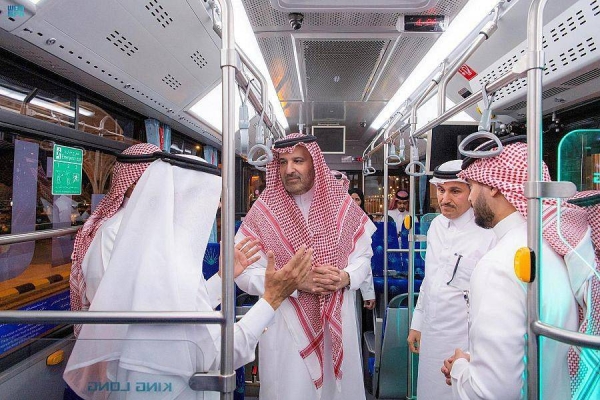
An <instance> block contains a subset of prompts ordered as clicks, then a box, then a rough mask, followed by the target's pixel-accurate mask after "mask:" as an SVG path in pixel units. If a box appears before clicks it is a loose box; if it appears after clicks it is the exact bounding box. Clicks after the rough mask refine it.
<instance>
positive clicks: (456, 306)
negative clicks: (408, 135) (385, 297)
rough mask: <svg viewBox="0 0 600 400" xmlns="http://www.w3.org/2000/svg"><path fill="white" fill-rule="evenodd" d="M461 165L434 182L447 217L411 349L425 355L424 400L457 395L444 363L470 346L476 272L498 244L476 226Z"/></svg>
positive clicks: (431, 243) (428, 261) (433, 230)
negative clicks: (445, 376) (448, 356)
mask: <svg viewBox="0 0 600 400" xmlns="http://www.w3.org/2000/svg"><path fill="white" fill-rule="evenodd" d="M461 163H462V161H461V160H453V161H448V162H446V163H444V164H442V165H440V166H438V167H437V168H436V169H435V170H434V173H433V178H432V179H431V180H430V183H432V184H433V185H435V187H436V193H437V200H438V203H439V206H440V209H441V212H442V215H439V216H437V217H436V218H435V219H434V220H433V221H432V222H431V226H430V228H429V231H428V233H427V253H426V257H425V279H424V280H423V284H422V285H421V291H420V293H419V299H418V301H417V305H416V308H415V311H414V314H413V319H412V322H411V329H410V332H409V335H408V338H407V341H408V345H409V347H410V350H411V351H412V352H413V353H418V354H419V373H418V379H417V393H418V396H419V400H422V399H425V400H427V399H447V398H452V388H451V387H450V386H447V385H446V384H445V382H444V380H443V379H440V376H439V375H440V365H441V364H440V362H443V361H444V355H445V354H452V352H453V351H454V349H456V348H464V347H463V346H466V345H467V344H468V324H469V322H468V321H469V320H468V313H469V305H468V291H469V281H470V278H471V273H472V272H473V269H474V268H475V264H476V263H477V261H479V259H480V258H481V257H482V256H483V255H484V254H485V253H487V251H488V250H489V249H491V248H492V247H493V246H494V244H495V236H494V234H493V233H492V232H490V231H489V230H485V229H483V228H480V227H478V226H477V225H476V224H475V216H474V214H473V209H472V208H471V205H470V203H469V193H470V188H469V185H468V184H467V182H466V181H465V180H464V179H460V178H458V177H457V176H456V174H457V173H458V172H460V166H461Z"/></svg>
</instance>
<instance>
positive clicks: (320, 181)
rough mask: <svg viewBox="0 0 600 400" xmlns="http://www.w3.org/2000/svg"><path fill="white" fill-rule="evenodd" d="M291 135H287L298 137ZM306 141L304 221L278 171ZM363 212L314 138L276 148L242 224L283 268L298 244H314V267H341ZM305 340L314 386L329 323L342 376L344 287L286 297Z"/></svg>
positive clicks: (361, 225) (360, 230)
mask: <svg viewBox="0 0 600 400" xmlns="http://www.w3.org/2000/svg"><path fill="white" fill-rule="evenodd" d="M302 136H304V135H302V134H291V135H288V136H287V137H286V139H291V138H294V137H302ZM296 146H304V147H306V149H307V150H308V152H309V153H310V155H311V156H312V161H313V166H314V170H315V183H314V186H315V191H314V195H313V200H312V203H311V206H310V210H309V213H308V223H307V222H306V220H305V219H304V217H303V216H302V213H301V211H300V209H299V208H298V206H297V205H296V202H295V201H294V198H293V197H292V196H291V195H290V194H289V193H288V192H287V191H286V190H285V187H284V186H283V182H282V181H281V176H280V172H279V154H280V153H291V152H293V151H294V149H295V148H296ZM368 220H369V219H368V217H367V215H366V214H365V213H364V212H363V211H362V209H361V208H360V207H358V206H357V205H356V204H355V203H354V202H353V201H352V199H351V198H350V196H349V195H348V193H347V191H346V189H345V188H344V185H340V182H339V181H337V180H336V178H335V177H334V176H333V175H332V174H331V171H330V170H329V168H328V167H327V165H326V163H325V159H324V157H323V154H322V153H321V150H320V149H319V146H318V145H317V143H315V142H312V143H299V144H296V145H295V146H293V147H287V148H281V149H274V151H273V161H271V163H269V164H268V165H267V186H266V189H265V190H264V191H263V192H262V193H261V195H260V197H259V198H258V199H257V200H256V202H255V203H254V205H253V206H252V208H251V209H250V211H249V212H248V215H247V216H246V218H245V219H244V222H243V224H242V226H241V228H240V229H241V230H242V233H244V234H245V235H246V236H252V237H255V238H258V239H259V240H260V241H261V243H262V245H263V248H264V249H265V250H272V251H273V253H274V254H275V260H276V267H275V268H276V269H279V268H282V267H283V266H284V265H285V264H286V263H287V262H288V261H289V260H290V258H291V257H292V255H293V254H294V252H295V251H296V250H298V249H299V248H300V246H302V245H306V246H308V247H312V248H313V249H314V256H313V266H314V265H315V264H328V265H333V266H336V267H337V268H340V269H343V268H345V267H346V266H347V264H348V257H349V256H350V254H351V253H352V251H353V250H354V247H355V244H356V241H357V240H358V238H359V237H360V236H361V235H362V234H363V232H364V229H365V228H364V227H365V224H366V223H367V222H368ZM289 301H290V302H291V304H292V306H293V308H294V310H295V311H296V315H297V317H298V320H299V322H300V324H301V326H302V329H303V332H302V333H303V334H304V335H305V336H306V337H307V339H308V341H309V343H310V344H309V345H308V346H307V347H306V348H305V349H299V353H300V355H301V357H302V358H303V359H306V358H307V357H310V356H311V355H313V354H314V355H316V356H317V357H318V360H319V363H320V365H321V372H320V375H319V376H312V378H313V383H314V385H315V387H316V388H317V389H318V388H320V387H321V386H322V385H323V356H324V354H323V353H324V345H325V343H324V340H323V333H324V322H325V321H328V322H329V332H330V335H331V342H332V359H333V366H334V373H335V376H336V379H341V378H342V371H341V365H342V360H343V346H342V316H341V308H342V302H343V290H339V291H337V292H335V293H333V294H329V295H325V296H319V295H315V294H311V293H306V292H299V294H298V298H297V299H295V298H292V297H290V298H289Z"/></svg>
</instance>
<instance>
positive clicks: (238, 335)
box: [213, 299, 275, 369]
mask: <svg viewBox="0 0 600 400" xmlns="http://www.w3.org/2000/svg"><path fill="white" fill-rule="evenodd" d="M274 316H275V310H273V308H272V307H271V305H270V304H269V303H268V302H267V301H266V300H264V299H260V300H259V301H258V302H257V303H256V304H255V305H254V306H252V308H251V309H250V310H249V311H248V312H247V313H246V314H245V315H244V317H243V318H242V319H241V320H240V321H239V322H236V323H235V325H234V327H233V368H234V369H237V368H239V367H241V366H243V365H246V364H248V363H249V362H251V361H253V360H254V355H255V352H256V345H257V344H258V339H259V338H260V335H261V334H262V333H263V332H264V330H265V329H266V327H267V326H268V325H269V324H270V323H271V321H272V320H273V318H274ZM214 345H215V348H217V349H220V348H221V336H220V335H216V336H215V337H214ZM215 362H220V357H219V356H218V357H217V359H216V360H215ZM213 367H214V368H216V365H214V366H213Z"/></svg>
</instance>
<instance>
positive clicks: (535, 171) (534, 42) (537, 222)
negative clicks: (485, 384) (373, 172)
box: [527, 0, 546, 399]
mask: <svg viewBox="0 0 600 400" xmlns="http://www.w3.org/2000/svg"><path fill="white" fill-rule="evenodd" d="M545 5H546V0H533V2H532V3H531V6H530V7H529V14H528V17H527V18H528V23H527V50H528V54H527V63H528V65H527V143H528V152H527V179H528V181H530V182H539V181H540V180H541V177H542V168H541V167H542V160H541V154H542V148H541V147H542V142H541V129H542V67H543V64H544V52H543V50H542V28H543V11H544V7H545ZM541 205H542V199H541V198H539V197H538V198H528V199H527V246H529V248H530V249H532V250H533V251H534V253H535V255H536V257H535V266H534V267H535V270H536V271H539V266H540V256H541V250H542V236H541V231H540V229H541V226H542V224H541ZM536 275H537V276H536V279H535V281H534V282H532V283H530V284H529V285H528V286H529V288H528V289H529V290H528V291H527V389H528V394H527V397H528V398H529V399H539V348H538V345H539V340H538V337H537V335H536V334H535V332H534V331H533V324H534V322H536V321H537V320H538V319H539V289H540V279H539V274H537V273H536Z"/></svg>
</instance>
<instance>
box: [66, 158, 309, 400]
mask: <svg viewBox="0 0 600 400" xmlns="http://www.w3.org/2000/svg"><path fill="white" fill-rule="evenodd" d="M125 157H126V156H125ZM163 159H167V160H170V161H172V162H174V163H175V164H174V165H172V164H171V163H169V162H165V161H163ZM150 161H152V160H151V159H150V160H148V159H147V158H144V157H143V156H136V158H135V160H131V159H125V158H124V159H123V160H122V162H134V163H136V162H140V163H149V162H150ZM220 193H221V178H220V176H218V170H217V169H216V167H214V166H212V165H210V164H207V163H205V162H203V161H202V160H201V159H199V158H197V157H193V156H179V157H177V156H172V155H168V154H161V155H160V158H158V159H157V160H156V161H154V162H152V163H151V164H150V166H149V167H147V169H146V170H145V172H144V173H143V174H142V176H141V178H140V179H139V182H138V183H137V185H136V187H135V189H134V190H133V193H132V195H131V198H130V200H129V203H128V205H127V207H126V208H125V210H124V215H123V217H122V223H121V224H120V227H119V229H118V232H117V236H116V239H115V241H114V248H113V250H112V252H111V254H110V259H109V260H108V265H107V267H106V270H105V272H104V274H103V277H102V279H101V280H100V282H99V284H98V285H97V288H96V290H95V295H94V296H93V299H91V305H90V307H89V310H90V311H171V312H178V311H212V310H213V307H214V305H215V299H214V298H212V297H211V294H210V287H209V284H208V283H207V282H206V281H205V280H204V278H203V275H202V268H201V263H199V262H198V260H199V259H200V260H201V259H202V254H203V253H204V251H205V249H206V245H207V242H208V239H209V233H210V228H211V227H212V225H213V221H214V217H215V213H216V211H217V206H218V204H219V199H220ZM199 201H200V202H201V203H200V204H199ZM246 247H248V246H240V245H237V246H236V258H237V257H238V256H239V255H240V254H238V252H239V251H241V252H243V253H244V254H245V257H243V258H246V259H247V261H249V262H251V261H252V260H253V259H254V258H253V257H252V255H253V250H252V244H251V243H250V246H249V248H248V249H246ZM267 258H268V263H267V269H266V273H265V275H266V278H265V295H264V297H263V298H262V299H261V300H260V301H259V302H258V303H257V304H255V305H254V306H253V307H252V309H251V310H250V311H249V312H248V313H247V314H246V315H245V316H244V318H243V319H242V320H241V321H240V322H238V323H236V324H235V326H234V341H233V347H234V349H233V352H234V357H233V358H234V368H237V367H239V366H241V365H244V364H246V363H247V362H250V361H252V360H253V359H254V354H255V349H256V345H257V343H258V338H259V336H260V335H261V334H262V332H263V331H264V329H265V328H266V327H267V325H268V324H269V323H270V322H271V320H272V319H273V317H274V315H275V310H276V309H277V308H278V307H279V306H280V304H281V302H282V301H283V300H284V299H285V298H287V296H289V295H290V294H291V293H292V292H293V291H294V290H296V288H297V287H298V284H299V283H300V282H302V281H304V279H305V278H306V275H307V274H308V272H309V269H310V264H311V261H312V249H307V248H306V247H305V246H301V247H300V248H299V249H298V251H296V252H295V253H294V255H293V257H291V258H288V259H286V263H285V265H284V266H283V267H282V268H280V269H278V270H277V271H275V268H274V266H275V260H274V255H273V253H272V252H268V254H267ZM211 279H212V278H211ZM219 364H220V327H219V326H217V325H206V324H168V325H167V324H162V325H161V324H150V325H148V324H144V325H139V324H138V325H124V324H117V325H101V324H86V325H83V328H82V330H81V333H80V335H79V337H78V340H77V342H76V344H75V347H74V349H73V352H72V353H71V356H70V358H69V362H68V364H67V367H66V369H65V373H64V379H65V381H66V382H67V383H68V384H69V386H70V387H71V388H72V389H73V390H74V391H75V392H76V393H77V394H78V395H79V396H81V397H83V398H84V399H104V398H109V397H110V398H118V399H145V400H146V399H154V398H160V399H178V400H182V399H200V398H204V399H211V398H219V394H218V393H215V392H206V393H201V392H196V391H193V390H192V389H191V388H190V387H189V383H188V381H189V379H190V377H191V376H192V375H193V374H194V373H196V372H204V371H214V370H217V369H218V368H219ZM144 385H146V386H144ZM140 387H141V389H144V388H146V389H147V388H148V387H150V388H151V389H148V390H140Z"/></svg>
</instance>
